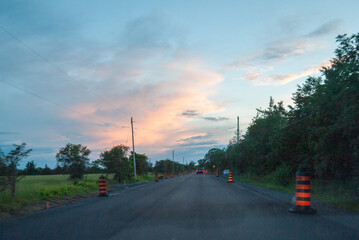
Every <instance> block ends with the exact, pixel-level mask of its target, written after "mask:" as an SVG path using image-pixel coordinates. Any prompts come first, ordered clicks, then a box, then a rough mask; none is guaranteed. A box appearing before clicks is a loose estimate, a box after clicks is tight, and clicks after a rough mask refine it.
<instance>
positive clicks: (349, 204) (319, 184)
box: [234, 174, 359, 212]
mask: <svg viewBox="0 0 359 240" xmlns="http://www.w3.org/2000/svg"><path fill="white" fill-rule="evenodd" d="M234 179H235V180H237V181H241V182H246V183H251V184H255V185H258V186H261V187H265V188H269V189H274V190H279V191H282V192H285V193H289V194H293V195H294V194H295V182H294V180H293V182H292V183H290V184H288V185H287V186H282V185H279V184H276V183H275V181H274V179H273V177H272V176H271V175H268V176H264V177H262V178H259V177H256V176H250V175H247V174H242V175H240V176H236V177H234ZM311 197H312V199H316V200H320V201H322V202H325V203H328V204H331V205H335V206H339V207H343V208H346V209H349V210H352V211H357V212H359V199H358V197H356V196H355V191H353V187H352V184H351V183H350V182H344V181H331V182H324V181H321V180H315V179H314V180H311Z"/></svg>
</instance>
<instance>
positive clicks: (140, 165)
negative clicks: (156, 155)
mask: <svg viewBox="0 0 359 240" xmlns="http://www.w3.org/2000/svg"><path fill="white" fill-rule="evenodd" d="M135 154H136V174H138V175H143V174H147V173H148V168H149V162H148V157H147V156H146V154H140V153H135ZM129 160H130V162H133V152H132V151H131V155H130V159H129Z"/></svg>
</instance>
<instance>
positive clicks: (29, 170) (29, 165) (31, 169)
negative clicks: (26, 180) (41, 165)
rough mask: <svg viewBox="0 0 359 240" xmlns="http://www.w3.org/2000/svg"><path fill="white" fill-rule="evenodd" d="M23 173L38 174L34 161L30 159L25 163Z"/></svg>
mask: <svg viewBox="0 0 359 240" xmlns="http://www.w3.org/2000/svg"><path fill="white" fill-rule="evenodd" d="M25 174H26V175H36V174H38V172H37V171H36V164H35V163H34V161H30V162H27V163H26V167H25Z"/></svg>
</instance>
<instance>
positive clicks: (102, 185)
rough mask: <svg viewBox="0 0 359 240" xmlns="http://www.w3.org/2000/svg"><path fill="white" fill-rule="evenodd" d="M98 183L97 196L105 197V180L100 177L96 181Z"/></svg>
mask: <svg viewBox="0 0 359 240" xmlns="http://www.w3.org/2000/svg"><path fill="white" fill-rule="evenodd" d="M98 182H99V192H100V193H99V196H100V197H106V196H108V195H107V187H106V178H105V177H104V176H103V175H101V177H100V178H99V179H98Z"/></svg>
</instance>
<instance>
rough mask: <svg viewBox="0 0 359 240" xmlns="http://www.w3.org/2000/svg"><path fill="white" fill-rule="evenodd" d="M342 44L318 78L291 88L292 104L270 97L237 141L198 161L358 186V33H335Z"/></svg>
mask: <svg viewBox="0 0 359 240" xmlns="http://www.w3.org/2000/svg"><path fill="white" fill-rule="evenodd" d="M336 41H337V43H338V47H337V49H336V50H335V57H334V58H333V59H331V61H330V62H331V64H330V66H328V67H323V68H322V70H321V72H322V74H321V76H320V77H308V78H307V79H306V81H305V83H304V84H302V85H301V86H298V87H297V90H296V92H295V93H293V97H292V99H293V102H294V106H288V108H287V109H286V108H285V107H284V106H283V102H278V103H275V101H274V100H273V98H270V101H269V106H268V107H267V108H266V109H264V110H263V109H257V115H256V116H255V117H254V118H253V119H252V122H251V123H250V125H249V127H248V128H247V130H246V132H245V134H244V135H243V136H241V139H240V141H239V142H237V139H236V138H233V139H232V140H231V141H230V142H229V144H228V146H227V147H226V148H224V149H218V148H215V149H211V150H209V152H208V153H207V154H206V155H205V157H204V158H203V159H201V160H199V165H200V166H202V167H206V168H210V166H212V165H213V164H215V165H216V166H218V167H219V169H227V168H231V169H233V170H234V171H236V172H238V173H248V174H254V175H256V176H264V175H268V174H274V176H275V177H276V178H277V179H278V182H279V183H281V184H284V185H285V184H287V183H289V182H290V181H292V179H293V177H294V176H295V172H296V171H297V170H306V171H309V172H311V173H312V175H313V177H314V178H317V179H322V180H326V181H331V180H350V181H352V182H353V183H355V184H356V187H358V185H359V33H358V34H355V35H352V36H348V35H339V36H338V37H337V38H336Z"/></svg>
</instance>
